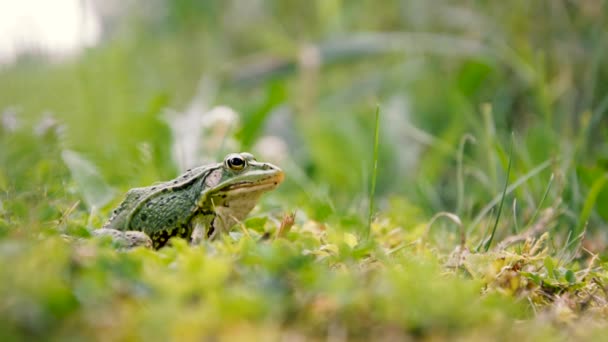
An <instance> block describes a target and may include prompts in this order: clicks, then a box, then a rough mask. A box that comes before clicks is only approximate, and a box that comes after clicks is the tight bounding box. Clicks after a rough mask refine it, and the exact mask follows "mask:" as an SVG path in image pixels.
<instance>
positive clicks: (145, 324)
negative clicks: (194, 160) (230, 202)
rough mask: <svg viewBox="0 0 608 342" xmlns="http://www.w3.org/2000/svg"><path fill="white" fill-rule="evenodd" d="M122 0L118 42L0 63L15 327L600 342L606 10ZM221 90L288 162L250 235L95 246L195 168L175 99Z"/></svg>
mask: <svg viewBox="0 0 608 342" xmlns="http://www.w3.org/2000/svg"><path fill="white" fill-rule="evenodd" d="M101 3H102V2H99V4H101ZM104 3H106V2H104ZM107 3H110V4H113V5H114V6H115V9H114V10H113V11H112V10H111V9H112V8H113V7H112V6H109V5H108V6H109V7H108V8H109V9H110V10H108V11H107V13H106V17H104V24H105V25H104V27H105V31H104V40H103V41H102V43H101V44H100V45H99V46H96V47H93V48H89V49H87V50H86V51H85V52H84V53H83V54H82V55H81V56H79V57H77V58H73V59H70V60H67V61H63V62H51V61H48V60H46V59H45V57H44V56H42V55H40V56H36V55H28V56H26V57H27V58H22V59H21V60H19V61H18V62H17V63H16V64H14V65H10V66H3V67H2V68H1V69H0V119H1V121H0V260H1V261H2V264H3V265H4V266H3V267H2V268H0V276H1V278H0V279H3V281H2V282H0V317H3V319H2V320H0V339H2V340H6V339H17V338H19V337H21V338H24V339H27V338H37V339H46V338H48V337H52V338H54V339H66V338H68V337H73V338H78V339H85V338H86V339H88V338H91V337H94V336H101V335H102V334H103V336H107V339H110V340H116V339H127V340H129V339H159V340H165V339H169V338H173V339H178V338H179V339H200V338H201V337H211V336H219V337H222V338H226V339H242V338H248V339H265V340H266V339H280V338H291V337H293V338H296V337H300V336H303V337H310V338H312V339H326V338H327V339H330V338H331V339H342V338H351V339H362V340H367V339H372V338H373V339H378V338H385V339H394V338H405V337H422V338H429V339H431V338H448V337H449V338H453V339H455V338H462V339H465V338H466V339H479V340H482V339H487V338H491V337H492V336H497V334H505V333H509V334H512V335H513V337H514V338H520V339H530V340H532V339H555V338H568V337H579V338H588V339H594V338H599V336H603V335H601V334H602V333H605V330H604V329H605V327H604V325H603V324H602V323H601V322H602V319H605V317H606V305H605V304H606V296H605V292H603V291H606V288H607V287H606V286H608V284H607V283H606V277H607V274H608V273H606V269H605V268H606V266H605V264H604V263H605V257H606V242H607V241H608V236H606V219H607V218H608V207H607V205H608V204H607V203H608V200H607V199H608V187H606V186H605V183H606V179H607V178H606V177H607V176H606V174H607V172H608V164H607V163H606V161H607V160H608V139H607V134H608V131H607V130H608V126H607V125H606V120H605V118H606V111H607V110H608V97H607V96H606V94H607V93H608V89H607V85H608V69H607V65H606V63H603V61H604V60H605V59H606V51H607V49H606V47H607V44H608V40H607V38H606V37H607V36H606V32H607V28H608V27H607V25H608V20H607V19H608V16H607V14H608V8H607V4H606V2H605V1H602V0H584V1H566V0H546V1H525V0H514V1H509V2H497V1H494V2H488V1H451V2H447V1H439V0H432V1H429V0H388V1H383V2H382V3H379V2H377V1H367V0H357V1H340V0H316V1H307V2H285V1H276V0H255V1H254V0H252V1H193V0H177V1H162V0H154V1H145V2H144V1H141V0H133V1H129V2H107ZM219 105H224V106H228V107H230V108H233V109H234V110H235V111H236V112H237V113H238V114H239V115H238V118H239V124H238V126H237V127H233V128H234V131H230V136H229V137H228V138H230V139H234V141H235V142H236V147H235V146H234V145H230V144H229V143H228V142H226V143H225V144H224V141H222V143H221V144H219V145H220V146H223V147H224V148H226V149H227V148H228V147H230V148H236V149H240V150H251V151H253V152H255V153H256V155H258V157H260V159H267V158H273V160H276V162H277V163H278V164H279V165H280V166H281V167H283V168H284V169H285V170H286V173H287V180H286V182H285V183H284V184H283V185H282V186H281V187H280V188H279V189H278V190H277V191H275V192H274V193H272V194H269V195H268V196H266V197H265V198H264V199H263V201H262V203H261V205H260V209H261V211H258V212H256V213H255V214H254V217H253V218H252V219H250V220H248V221H247V222H246V225H247V227H248V234H244V235H241V234H242V232H241V231H239V230H238V229H235V232H233V234H232V235H231V236H229V237H226V238H225V239H224V240H223V241H217V242H213V243H207V244H204V245H203V246H200V247H188V246H187V245H186V244H185V243H184V242H183V241H178V242H176V243H175V246H173V247H170V248H165V249H163V250H161V251H158V252H153V251H147V250H135V251H132V252H129V253H120V252H117V251H115V250H113V249H112V246H111V245H110V244H108V243H107V242H104V241H101V242H99V241H90V240H88V239H86V238H87V237H88V236H89V230H90V229H93V228H95V227H99V226H100V225H101V224H102V222H103V220H104V219H105V218H106V217H107V213H108V212H109V210H110V209H111V205H112V204H115V203H116V202H117V201H119V200H120V196H119V195H118V194H119V193H122V192H124V191H126V190H127V189H129V188H131V187H135V186H141V185H145V184H150V183H153V182H155V181H159V180H164V179H168V178H170V177H173V176H175V175H176V174H177V172H178V171H179V167H178V165H177V164H176V160H177V159H178V158H179V156H178V155H176V153H175V151H174V150H172V144H174V143H175V141H177V140H179V139H180V135H179V134H178V133H176V131H175V129H174V125H173V124H174V122H173V121H172V120H175V119H174V118H175V116H171V115H169V114H168V113H170V112H171V110H173V111H176V112H177V113H182V114H184V115H185V114H187V113H190V112H191V113H195V114H196V113H199V114H201V115H202V114H205V113H207V112H209V111H210V110H211V109H212V108H214V107H216V106H219ZM376 105H379V106H380V111H381V117H380V118H381V122H380V145H379V148H380V150H379V160H378V165H379V170H378V172H379V173H378V177H377V179H378V186H377V192H376V196H377V199H378V201H377V203H379V207H380V209H379V213H377V216H376V217H375V218H376V219H375V221H374V222H375V223H374V232H373V234H372V239H371V240H370V241H359V239H360V237H359V232H361V231H362V229H365V227H366V220H367V212H366V210H367V209H366V208H367V205H368V200H369V193H368V192H369V190H368V189H369V187H370V179H371V172H372V163H373V160H372V159H373V157H372V156H373V153H372V151H373V134H374V119H375V117H374V112H375V108H376ZM201 117H203V116H201ZM206 117H209V116H206ZM196 124H197V125H199V124H200V125H201V126H203V125H204V124H205V123H202V124H201V123H200V122H197V123H196ZM192 127H197V126H195V125H192ZM269 137H274V138H277V139H275V140H271V141H274V145H273V146H270V147H272V148H269V145H268V144H266V145H263V144H262V142H263V141H265V139H266V141H268V140H267V138H269ZM511 139H512V140H513V151H512V153H509V148H508V146H509V144H510V143H511V142H510V140H511ZM271 145H272V144H271ZM279 145H280V146H285V150H284V151H283V152H281V149H280V148H278V147H277V146H279ZM213 146H215V145H213ZM275 148H277V149H278V151H279V152H276V151H275V152H276V153H274V154H273V152H272V151H269V150H272V149H275ZM208 152H209V151H208ZM223 152H224V151H223V150H221V149H220V148H218V150H217V151H215V150H214V151H211V152H209V154H208V155H201V156H198V157H200V158H210V159H215V158H217V157H218V156H220V157H221V153H223ZM509 161H511V164H512V169H511V172H510V175H509V179H506V177H507V165H508V164H509ZM505 182H507V184H508V188H507V191H506V193H505V195H504V198H502V196H503V194H502V189H503V186H504V184H505ZM501 201H503V203H504V208H503V210H502V212H501V215H500V218H499V220H498V226H497V231H496V235H497V236H496V238H495V242H494V243H493V245H492V248H491V250H490V252H488V253H475V252H474V249H475V247H476V246H478V245H480V244H481V243H482V242H483V241H485V239H486V238H487V232H488V231H489V229H490V228H492V227H493V225H494V222H496V215H497V204H498V203H500V202H501ZM293 210H295V211H297V221H296V224H295V226H294V228H293V229H292V231H291V232H289V233H288V234H287V237H286V238H285V239H276V240H274V239H271V240H260V241H258V239H261V237H262V236H263V235H264V234H263V233H264V232H268V233H269V234H270V235H271V236H274V235H273V234H274V230H275V229H276V226H277V223H276V221H277V220H278V219H279V217H280V214H279V212H281V211H285V212H288V211H293ZM260 212H262V213H264V214H260ZM446 213H451V214H450V215H453V216H450V215H447V214H446ZM264 217H268V218H269V219H268V220H265V219H263V218H264ZM446 218H447V219H446ZM256 220H257V221H256ZM245 232H247V231H245ZM546 232H548V234H545V233H546ZM250 236H253V237H254V238H252V237H250ZM80 238H82V239H83V240H80ZM510 239H512V240H516V242H515V243H513V244H512V245H511V244H508V246H507V245H505V246H506V247H505V248H498V247H499V246H501V245H500V244H501V243H502V242H504V241H511V240H510ZM535 248H536V249H535ZM454 258H456V259H454ZM454 260H456V261H454ZM34 275H35V276H34ZM34 277H36V279H37V280H36V281H33V280H32V279H34ZM40 284H44V285H43V286H42V285H40ZM598 318H599V319H598ZM521 320H523V323H517V324H515V322H521ZM546 322H550V323H554V324H549V325H546V324H544V323H546ZM104 339H105V338H104Z"/></svg>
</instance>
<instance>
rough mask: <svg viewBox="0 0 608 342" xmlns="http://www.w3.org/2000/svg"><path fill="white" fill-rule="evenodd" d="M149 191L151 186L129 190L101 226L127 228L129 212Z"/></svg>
mask: <svg viewBox="0 0 608 342" xmlns="http://www.w3.org/2000/svg"><path fill="white" fill-rule="evenodd" d="M151 193H152V191H151V187H145V188H133V189H131V190H129V191H128V192H127V194H126V196H125V199H124V200H123V201H122V202H121V203H120V205H119V206H118V207H117V208H116V209H114V211H112V216H110V218H109V219H108V221H107V222H106V223H105V224H104V225H103V228H110V229H118V230H128V229H129V228H128V224H129V218H130V214H131V213H132V212H133V210H134V209H135V208H136V207H137V206H138V205H139V203H140V202H141V201H143V200H145V199H146V198H147V197H148V196H149V195H150V194H151Z"/></svg>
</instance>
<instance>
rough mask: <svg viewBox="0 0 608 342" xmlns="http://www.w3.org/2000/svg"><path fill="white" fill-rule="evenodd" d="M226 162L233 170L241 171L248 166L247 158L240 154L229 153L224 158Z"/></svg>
mask: <svg viewBox="0 0 608 342" xmlns="http://www.w3.org/2000/svg"><path fill="white" fill-rule="evenodd" d="M224 164H226V166H227V167H228V168H229V169H230V170H233V171H241V170H242V169H244V168H245V166H247V160H246V159H245V158H243V157H242V156H241V155H239V154H229V155H228V156H226V159H224Z"/></svg>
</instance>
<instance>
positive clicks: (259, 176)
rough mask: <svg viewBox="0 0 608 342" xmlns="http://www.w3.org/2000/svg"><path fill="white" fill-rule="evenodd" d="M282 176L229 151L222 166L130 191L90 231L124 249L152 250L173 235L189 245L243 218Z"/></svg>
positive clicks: (270, 167)
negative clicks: (149, 247) (104, 220)
mask: <svg viewBox="0 0 608 342" xmlns="http://www.w3.org/2000/svg"><path fill="white" fill-rule="evenodd" d="M283 178H284V174H283V171H282V170H281V169H280V168H278V167H277V166H275V165H272V164H270V163H263V162H258V161H256V160H255V158H254V156H253V155H252V154H250V153H247V152H242V153H232V154H229V155H227V156H226V157H225V158H224V161H223V162H221V163H217V164H212V165H205V166H200V167H197V168H194V169H191V170H188V171H187V172H186V173H184V174H183V175H181V176H179V177H177V178H175V179H173V180H170V181H168V182H164V183H160V184H156V185H152V186H148V187H143V188H134V189H131V190H129V191H128V192H127V195H126V197H125V199H124V200H123V202H122V203H121V204H120V205H119V206H118V207H117V208H116V209H115V210H114V211H113V212H112V216H111V217H110V219H109V220H108V222H107V223H106V224H105V225H104V226H103V227H102V228H101V229H98V230H97V231H96V232H95V233H96V235H110V236H112V237H113V238H114V239H122V240H123V243H124V244H126V247H134V246H138V245H144V246H145V245H150V244H151V245H152V247H154V248H156V249H158V248H160V247H162V246H164V245H165V244H166V243H167V241H169V239H170V238H171V237H174V236H179V237H182V238H185V239H188V240H190V241H192V242H193V243H198V242H200V240H201V239H204V238H205V237H207V238H209V239H213V238H214V237H216V236H218V234H220V233H223V232H227V231H228V230H229V229H230V228H231V227H232V226H233V225H234V224H235V223H237V222H239V221H241V220H243V219H244V218H245V217H246V216H247V214H249V212H250V211H251V210H252V209H253V207H254V206H255V205H256V203H257V201H258V199H259V198H260V196H261V195H262V194H263V193H265V192H268V191H270V190H273V189H274V188H276V187H277V186H278V185H279V184H280V183H281V182H282V181H283ZM138 232H139V233H138ZM142 232H143V233H145V235H144V234H141V233H142ZM148 237H149V240H148V239H147V238H148Z"/></svg>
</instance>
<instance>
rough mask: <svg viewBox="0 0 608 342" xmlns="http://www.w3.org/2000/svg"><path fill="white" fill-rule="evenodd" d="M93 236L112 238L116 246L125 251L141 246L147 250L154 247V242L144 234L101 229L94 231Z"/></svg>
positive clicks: (132, 231)
mask: <svg viewBox="0 0 608 342" xmlns="http://www.w3.org/2000/svg"><path fill="white" fill-rule="evenodd" d="M92 234H93V236H110V237H111V238H112V241H113V242H114V243H115V244H117V245H118V246H119V247H120V248H124V249H131V248H135V247H139V246H142V247H146V248H151V247H152V240H151V239H150V237H149V236H148V235H146V234H145V233H144V232H139V231H134V230H127V231H121V230H117V229H111V228H100V229H95V230H93V232H92Z"/></svg>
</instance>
